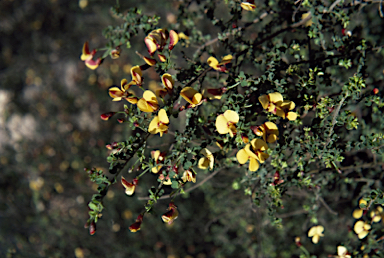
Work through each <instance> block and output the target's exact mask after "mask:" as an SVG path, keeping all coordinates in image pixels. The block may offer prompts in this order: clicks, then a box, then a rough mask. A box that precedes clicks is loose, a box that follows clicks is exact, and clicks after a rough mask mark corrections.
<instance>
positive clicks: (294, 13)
mask: <svg viewBox="0 0 384 258" xmlns="http://www.w3.org/2000/svg"><path fill="white" fill-rule="evenodd" d="M302 3H303V0H300V4H299V6H298V7H297V8H296V10H295V11H294V12H293V15H292V22H295V16H296V13H297V12H298V11H299V10H300V7H301V4H302ZM295 4H296V3H295Z"/></svg>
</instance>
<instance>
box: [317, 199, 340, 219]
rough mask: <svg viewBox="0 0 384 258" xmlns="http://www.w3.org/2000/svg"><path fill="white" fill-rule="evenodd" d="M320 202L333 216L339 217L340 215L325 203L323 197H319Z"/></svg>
mask: <svg viewBox="0 0 384 258" xmlns="http://www.w3.org/2000/svg"><path fill="white" fill-rule="evenodd" d="M318 198H319V200H320V202H321V203H322V204H323V205H324V207H325V208H326V209H327V210H328V211H329V213H331V214H333V215H338V213H337V212H336V211H334V210H332V209H331V207H329V205H328V204H327V203H326V202H325V201H324V199H323V197H321V196H318Z"/></svg>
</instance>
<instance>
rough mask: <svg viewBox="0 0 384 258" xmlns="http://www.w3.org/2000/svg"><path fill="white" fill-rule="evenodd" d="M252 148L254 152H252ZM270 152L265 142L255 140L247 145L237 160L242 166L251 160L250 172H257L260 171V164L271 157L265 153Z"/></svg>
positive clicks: (239, 152) (239, 153) (238, 153)
mask: <svg viewBox="0 0 384 258" xmlns="http://www.w3.org/2000/svg"><path fill="white" fill-rule="evenodd" d="M251 147H252V150H251ZM265 150H268V145H267V143H266V142H265V141H263V140H260V139H253V140H252V141H251V143H250V144H249V143H248V144H247V145H246V146H245V148H244V149H241V150H239V151H238V152H237V154H236V158H237V160H238V161H239V163H240V164H245V163H247V161H248V160H249V171H252V172H254V171H256V170H258V169H259V166H260V165H259V162H260V163H264V161H265V160H266V159H267V158H268V157H269V155H268V154H267V153H264V152H263V151H265Z"/></svg>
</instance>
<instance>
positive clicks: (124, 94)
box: [108, 79, 138, 104]
mask: <svg viewBox="0 0 384 258" xmlns="http://www.w3.org/2000/svg"><path fill="white" fill-rule="evenodd" d="M134 84H135V83H134V82H133V81H131V82H130V83H128V81H127V79H122V80H121V86H120V89H119V88H118V87H116V86H113V87H111V88H109V91H108V93H109V96H111V98H113V100H112V101H120V100H122V99H125V100H126V101H128V102H129V103H132V104H136V103H137V101H138V100H137V98H136V96H135V95H134V94H133V93H132V92H129V91H128V90H129V88H130V87H131V86H132V85H134Z"/></svg>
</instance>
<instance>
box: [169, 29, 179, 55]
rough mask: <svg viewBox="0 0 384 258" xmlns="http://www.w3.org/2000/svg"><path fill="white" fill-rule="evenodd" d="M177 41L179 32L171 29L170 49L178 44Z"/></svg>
mask: <svg viewBox="0 0 384 258" xmlns="http://www.w3.org/2000/svg"><path fill="white" fill-rule="evenodd" d="M177 42H179V34H177V32H176V31H174V30H170V31H169V45H168V49H169V50H172V49H173V48H174V47H175V45H176V44H177Z"/></svg>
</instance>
